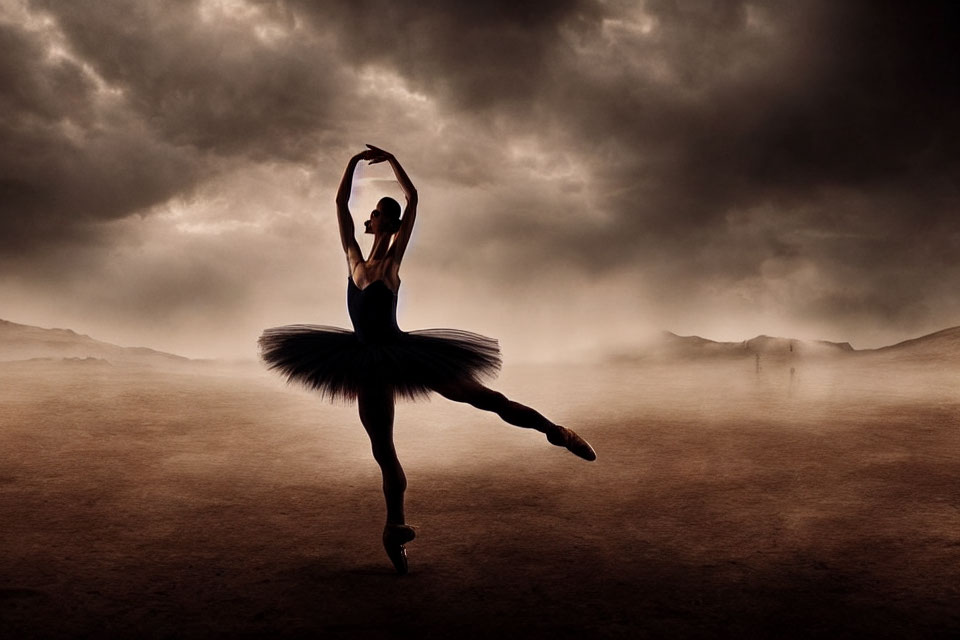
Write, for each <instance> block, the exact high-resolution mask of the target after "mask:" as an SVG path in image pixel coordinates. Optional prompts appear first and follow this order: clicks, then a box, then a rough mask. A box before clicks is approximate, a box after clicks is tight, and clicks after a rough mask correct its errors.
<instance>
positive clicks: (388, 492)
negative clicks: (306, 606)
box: [357, 388, 416, 573]
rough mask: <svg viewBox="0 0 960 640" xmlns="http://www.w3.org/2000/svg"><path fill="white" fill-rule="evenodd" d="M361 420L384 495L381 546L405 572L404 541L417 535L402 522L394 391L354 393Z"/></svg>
mask: <svg viewBox="0 0 960 640" xmlns="http://www.w3.org/2000/svg"><path fill="white" fill-rule="evenodd" d="M357 405H358V406H359V409H360V422H362V423H363V428H364V429H366V431H367V435H368V436H369V437H370V446H371V448H372V449H373V458H374V460H376V461H377V464H378V465H380V472H381V474H382V475H383V497H384V498H385V499H386V502H387V523H386V525H385V526H384V528H383V547H384V549H386V552H387V555H388V556H389V557H390V560H391V562H393V566H394V567H396V569H397V571H398V572H399V573H406V572H407V553H406V550H405V549H404V546H403V545H404V544H405V543H407V542H410V541H411V540H413V539H414V537H416V534H415V533H414V530H413V528H412V527H408V526H407V525H406V524H405V521H404V513H403V494H404V492H405V491H406V490H407V477H406V476H405V475H404V473H403V467H402V466H400V460H399V459H398V458H397V450H396V447H394V444H393V405H394V402H393V392H392V391H391V390H390V389H386V388H370V389H362V390H361V391H360V393H359V394H358V395H357Z"/></svg>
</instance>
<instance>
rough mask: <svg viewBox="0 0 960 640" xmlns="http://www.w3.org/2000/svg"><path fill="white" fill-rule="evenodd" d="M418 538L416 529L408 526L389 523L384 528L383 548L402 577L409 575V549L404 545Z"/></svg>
mask: <svg viewBox="0 0 960 640" xmlns="http://www.w3.org/2000/svg"><path fill="white" fill-rule="evenodd" d="M416 537H417V532H416V531H415V530H414V528H413V527H411V526H409V525H406V524H392V523H389V522H388V523H387V524H386V525H385V526H384V527H383V548H384V550H385V551H386V552H387V557H388V558H390V562H392V563H393V568H394V569H396V570H397V573H399V574H400V575H405V574H406V573H407V549H406V548H405V547H404V546H403V545H404V544H406V543H407V542H410V541H411V540H413V539H414V538H416Z"/></svg>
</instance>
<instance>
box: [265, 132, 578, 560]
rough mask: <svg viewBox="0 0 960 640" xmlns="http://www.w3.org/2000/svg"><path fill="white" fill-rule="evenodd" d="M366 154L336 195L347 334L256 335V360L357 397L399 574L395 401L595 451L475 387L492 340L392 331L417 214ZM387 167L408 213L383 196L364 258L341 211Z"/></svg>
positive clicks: (405, 180)
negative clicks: (491, 416)
mask: <svg viewBox="0 0 960 640" xmlns="http://www.w3.org/2000/svg"><path fill="white" fill-rule="evenodd" d="M367 146H368V147H369V149H367V150H366V151H362V152H360V153H358V154H357V155H355V156H354V157H352V158H351V159H350V162H349V163H348V164H347V169H346V171H345V172H344V175H343V180H342V181H341V183H340V189H339V191H338V193H337V218H338V220H339V222H340V239H341V242H342V244H343V250H344V252H345V253H346V258H347V266H348V279H347V309H348V311H349V312H350V320H351V322H352V323H353V331H348V330H346V329H341V328H339V327H329V326H317V325H291V326H284V327H275V328H273V329H267V330H266V331H264V333H263V335H262V336H261V337H260V348H261V355H262V357H263V359H264V360H265V361H266V362H267V363H268V364H269V366H270V368H271V369H276V370H277V371H279V372H280V373H282V374H283V375H285V376H286V378H287V380H288V381H296V382H300V383H303V384H305V385H307V386H308V387H310V388H312V389H315V390H317V391H319V392H320V394H321V395H322V396H325V397H327V398H329V399H331V400H353V399H356V400H357V404H358V406H359V410H360V421H361V422H362V423H363V426H364V428H365V429H366V431H367V435H368V436H369V437H370V443H371V445H372V448H373V457H374V458H375V459H376V461H377V463H378V464H379V465H380V470H381V472H382V474H383V493H384V497H385V499H386V503H387V522H386V525H385V526H384V529H383V545H384V548H385V549H386V551H387V555H388V556H389V557H390V560H391V561H392V562H393V565H394V567H395V568H396V570H397V571H398V572H399V573H406V572H407V556H406V550H405V548H404V544H405V543H407V542H410V541H411V540H413V539H414V537H415V536H416V534H415V532H414V530H413V528H412V527H410V526H408V525H407V524H406V520H405V515H404V509H403V494H404V491H405V490H406V486H407V481H406V477H405V476H404V473H403V467H401V466H400V461H399V460H398V459H397V452H396V449H395V448H394V443H393V412H394V402H395V399H396V398H397V397H402V398H407V399H411V400H412V399H416V398H418V397H425V396H426V395H427V394H428V393H429V392H430V391H436V392H437V393H439V394H440V395H442V396H444V397H445V398H449V399H450V400H455V401H457V402H466V403H469V404H471V405H473V406H474V407H477V408H478V409H483V410H486V411H493V412H495V413H496V414H498V415H499V416H500V417H501V418H502V419H503V420H505V421H506V422H508V423H510V424H513V425H516V426H518V427H526V428H529V429H535V430H537V431H540V432H541V433H544V434H546V436H547V441H548V442H550V443H551V444H555V445H558V446H562V447H566V448H567V449H569V450H570V451H571V452H573V453H574V454H576V455H578V456H580V457H581V458H584V459H586V460H595V459H596V453H594V451H593V448H592V447H591V446H590V445H589V444H588V443H587V442H586V440H584V439H583V438H581V437H580V436H578V435H577V434H576V433H574V432H573V431H571V430H570V429H567V428H565V427H561V426H559V425H556V424H554V423H552V422H551V421H550V420H548V419H546V418H545V417H543V416H542V415H541V414H540V413H538V412H537V411H535V410H534V409H531V408H530V407H526V406H524V405H522V404H519V403H517V402H513V401H511V400H509V399H507V398H506V397H505V396H504V395H503V394H501V393H498V392H496V391H493V390H491V389H489V388H487V387H485V386H483V385H482V384H481V383H480V378H481V377H483V376H485V375H491V374H493V373H495V372H496V371H497V370H498V369H499V368H500V349H499V347H498V344H497V341H496V340H494V339H492V338H487V337H485V336H481V335H478V334H475V333H470V332H468V331H459V330H456V329H427V330H420V331H411V332H405V331H401V330H400V328H399V327H398V326H397V291H398V290H399V288H400V277H399V270H400V263H401V261H402V259H403V255H404V251H405V250H406V248H407V243H408V242H409V241H410V234H411V232H412V231H413V223H414V220H415V219H416V214H417V190H416V189H415V188H414V186H413V183H412V182H411V181H410V178H409V177H407V174H406V172H405V171H404V170H403V168H402V167H401V166H400V163H399V162H397V159H396V158H395V157H394V156H393V155H392V154H390V153H387V152H386V151H384V150H382V149H378V148H377V147H374V146H372V145H367ZM362 160H367V161H369V163H370V164H376V163H378V162H389V163H390V166H391V167H392V168H393V171H394V174H395V175H396V177H397V180H398V182H399V183H400V186H401V187H402V188H403V192H404V194H405V195H406V200H407V206H406V210H405V211H404V213H403V217H402V218H401V215H400V205H399V203H397V201H396V200H393V199H392V198H382V199H381V200H380V201H379V202H378V203H377V207H376V209H374V210H373V211H372V212H371V213H370V218H369V219H368V220H366V221H365V222H364V226H365V232H366V233H370V234H373V236H374V239H373V247H372V248H371V250H370V254H369V255H368V256H367V257H366V258H364V257H363V254H362V253H361V251H360V246H359V245H358V244H357V240H356V237H355V234H354V223H353V217H352V215H351V213H350V210H349V208H348V201H349V199H350V190H351V187H352V184H353V174H354V170H355V169H356V166H357V164H358V163H359V162H360V161H362Z"/></svg>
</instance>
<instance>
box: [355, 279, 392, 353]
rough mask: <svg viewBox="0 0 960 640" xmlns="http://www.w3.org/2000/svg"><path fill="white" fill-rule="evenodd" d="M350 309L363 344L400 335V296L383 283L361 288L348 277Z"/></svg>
mask: <svg viewBox="0 0 960 640" xmlns="http://www.w3.org/2000/svg"><path fill="white" fill-rule="evenodd" d="M347 280H348V281H349V284H347V310H348V311H349V312H350V321H351V322H352V323H353V330H354V331H355V332H356V334H357V338H358V339H359V340H360V342H364V343H369V342H387V341H389V340H390V339H391V338H393V337H395V336H397V335H399V334H400V327H398V326H397V294H396V293H394V292H393V291H392V290H391V289H390V287H388V286H387V283H386V282H384V281H383V280H376V281H374V282H371V283H370V284H368V285H367V286H366V287H364V288H363V289H361V288H360V287H358V286H357V285H356V283H355V282H354V281H353V278H347Z"/></svg>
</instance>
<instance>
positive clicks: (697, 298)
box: [0, 0, 960, 359]
mask: <svg viewBox="0 0 960 640" xmlns="http://www.w3.org/2000/svg"><path fill="white" fill-rule="evenodd" d="M957 6H958V5H957V3H952V2H942V3H941V2H923V3H912V2H885V1H883V0H875V1H874V0H871V1H863V2H858V1H855V0H844V1H843V2H837V1H835V0H820V1H817V0H803V1H796V0H783V1H775V0H774V1H757V2H736V1H734V0H729V1H720V0H714V1H711V0H675V1H668V0H647V1H645V2H640V1H636V2H629V1H621V0H606V1H604V0H559V1H537V2H526V1H525V2H518V1H517V0H495V1H490V2H438V1H435V0H431V1H419V2H397V1H396V0H344V1H334V0H328V1H322V2H321V1H317V2H306V1H304V2H299V1H295V0H289V1H280V0H277V1H266V0H264V1H255V0H249V1H246V2H245V1H243V0H200V1H195V0H176V1H173V0H171V1H169V2H141V1H134V0H129V1H120V0H96V1H89V2H86V1H70V2H67V1H62V2H61V1H56V0H37V1H27V0H0V51H2V55H0V318H5V319H9V320H13V321H16V322H23V323H28V324H38V325H41V326H60V327H70V328H73V329H76V330H78V331H82V332H85V333H89V334H91V335H94V336H95V337H99V338H103V339H107V340H111V341H116V342H120V343H122V344H137V345H141V344H142V345H146V346H152V347H156V348H161V349H167V350H171V351H176V352H180V353H184V354H185V355H193V356H234V357H243V356H249V355H253V354H254V353H255V351H254V349H255V347H254V341H255V339H256V336H257V335H258V334H259V331H260V329H261V328H263V327H266V326H271V325H275V324H285V323H291V322H315V323H322V324H340V325H345V324H346V323H347V322H348V321H347V317H346V312H345V309H344V288H345V284H346V268H345V263H344V260H343V257H342V254H341V250H340V246H339V241H338V239H337V230H336V224H335V217H334V206H333V199H334V191H335V188H336V185H337V182H338V181H339V178H340V175H341V174H342V171H343V165H344V164H345V162H346V160H347V159H348V158H349V157H350V155H352V154H353V153H355V152H357V151H359V150H360V149H362V147H363V144H364V143H365V142H371V143H374V144H376V145H378V146H381V147H384V148H386V149H389V150H391V151H393V152H394V153H395V154H396V155H397V157H398V158H399V159H400V160H401V161H402V162H403V164H404V166H405V167H406V168H407V170H408V172H409V173H410V175H411V177H412V178H413V180H414V182H415V184H416V185H417V187H418V190H419V193H420V201H421V203H420V217H419V220H418V223H417V224H418V227H417V229H416V231H415V234H414V237H413V241H412V243H411V248H410V250H409V252H408V255H407V260H406V262H405V264H404V266H403V269H402V272H401V275H402V277H403V279H404V288H403V292H402V297H401V312H400V316H401V326H403V327H404V328H407V329H413V328H419V327H433V326H454V327H461V328H466V329H473V330H476V331H480V332H483V333H487V334H488V335H493V336H498V337H500V338H501V341H502V343H503V345H504V349H505V351H506V353H507V357H508V359H509V358H510V357H511V356H514V357H515V358H517V359H524V358H555V357H556V358H568V357H573V358H576V357H582V356H583V355H584V354H586V353H588V352H589V351H590V350H591V349H597V348H600V349H616V348H623V347H627V346H629V345H630V344H632V343H634V342H635V341H637V340H638V339H640V337H641V336H643V335H644V334H645V333H646V332H648V331H650V330H651V329H660V328H664V329H672V330H674V331H677V332H681V333H699V334H701V335H706V336H709V337H714V338H721V339H743V338H746V337H750V336H752V335H755V334H757V333H761V332H762V333H770V334H778V335H791V336H797V337H821V338H827V339H837V340H850V341H852V342H853V343H854V345H855V346H858V347H865V346H874V345H878V344H883V343H887V342H892V341H896V340H899V339H903V338H907V337H912V336H915V335H919V334H921V333H925V332H929V331H933V330H937V329H940V328H943V327H947V326H953V325H957V324H960V259H958V256H960V219H958V214H960V202H958V186H957V185H958V183H960V167H958V158H960V154H958V149H960V139H958V138H960V135H958V133H960V115H958V114H960V104H958V102H960V101H958V91H960V79H958V76H960V74H958V64H960V62H958V53H957V52H958V47H957V45H956V37H957V34H958V33H960V32H958V30H957V27H958V24H957V22H958V20H957V17H958V16H957V14H958V9H957ZM391 176H392V174H391V173H390V172H389V170H388V169H387V168H385V167H384V166H383V165H377V166H375V167H368V168H363V169H361V170H360V172H359V173H358V178H359V180H358V183H357V186H356V189H355V191H354V196H353V201H352V206H353V210H354V213H355V215H357V216H358V217H359V216H363V215H365V214H368V213H369V211H370V208H371V206H372V204H373V203H374V202H375V201H376V199H377V198H378V197H379V196H380V195H382V194H392V195H396V196H399V190H398V189H397V187H396V185H395V184H394V183H393V182H392V181H391V180H390V178H391ZM362 244H363V246H368V244H369V238H367V243H365V244H364V243H362Z"/></svg>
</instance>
